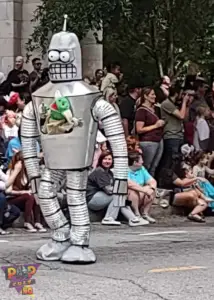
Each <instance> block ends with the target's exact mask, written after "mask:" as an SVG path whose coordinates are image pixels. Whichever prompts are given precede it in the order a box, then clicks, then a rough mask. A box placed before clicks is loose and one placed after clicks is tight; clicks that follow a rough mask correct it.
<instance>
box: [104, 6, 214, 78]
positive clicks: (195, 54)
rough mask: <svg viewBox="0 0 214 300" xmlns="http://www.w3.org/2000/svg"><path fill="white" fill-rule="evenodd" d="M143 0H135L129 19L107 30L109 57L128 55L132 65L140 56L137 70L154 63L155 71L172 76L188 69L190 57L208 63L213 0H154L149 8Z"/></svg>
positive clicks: (213, 42)
mask: <svg viewBox="0 0 214 300" xmlns="http://www.w3.org/2000/svg"><path fill="white" fill-rule="evenodd" d="M142 2H143V3H145V1H142V0H132V3H133V6H132V13H131V18H130V19H129V20H128V22H127V21H125V20H124V19H120V26H118V27H117V28H113V29H112V30H109V29H108V31H107V32H106V35H105V52H106V57H111V56H112V55H119V56H121V57H127V58H128V59H127V60H128V61H129V64H130V65H133V66H134V64H135V62H134V61H136V60H137V62H138V63H139V66H138V70H139V69H142V68H143V69H144V71H145V72H149V71H151V66H153V68H152V69H153V71H154V68H155V69H156V71H157V72H154V75H155V73H156V74H157V73H158V74H159V75H162V74H163V73H165V74H169V75H170V76H171V77H177V76H178V75H179V74H180V73H182V72H183V71H185V70H186V67H187V65H188V63H189V62H190V61H193V62H196V63H198V64H200V65H201V66H202V67H203V68H204V67H205V64H206V65H207V63H209V61H210V59H211V57H213V50H212V49H210V48H213V44H214V41H213V37H214V35H213V34H214V29H213V27H212V26H211V24H212V23H213V12H214V2H213V1H211V0H188V1H186V0H155V1H154V3H153V7H152V10H150V11H149V12H148V10H145V7H144V8H142ZM150 8H151V7H150ZM125 63H126V61H124V64H125ZM146 66H148V67H149V69H145V67H146ZM134 67H135V66H134ZM131 72H132V71H131V69H130V73H131Z"/></svg>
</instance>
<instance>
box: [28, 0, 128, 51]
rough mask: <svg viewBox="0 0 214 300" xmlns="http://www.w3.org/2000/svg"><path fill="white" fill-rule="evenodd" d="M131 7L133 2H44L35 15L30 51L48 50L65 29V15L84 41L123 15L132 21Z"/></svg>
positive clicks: (81, 0) (72, 28) (89, 0)
mask: <svg viewBox="0 0 214 300" xmlns="http://www.w3.org/2000/svg"><path fill="white" fill-rule="evenodd" d="M130 8H131V2H130V0H102V1H101V0H72V1H68V0H42V1H41V4H40V5H39V6H38V8H37V9H36V11H35V12H34V18H33V20H32V21H33V22H36V23H35V24H37V25H36V26H35V27H34V31H33V34H32V35H31V36H30V38H29V40H28V42H27V45H26V48H27V52H28V54H30V53H31V52H32V51H34V50H38V49H39V50H41V51H42V54H44V53H45V52H46V51H47V47H48V44H49V40H50V37H51V35H52V34H53V33H54V32H57V31H60V30H61V29H62V24H63V15H64V14H67V15H68V24H67V28H68V30H69V31H72V32H75V33H76V34H77V36H78V37H79V39H80V40H81V39H82V38H84V37H85V35H86V34H87V33H88V32H89V31H90V30H93V31H97V30H100V29H102V24H104V26H105V27H107V26H109V25H110V24H112V23H113V22H114V20H115V19H117V18H119V17H120V16H121V15H122V16H123V17H124V18H127V19H128V17H129V12H130ZM95 38H97V36H96V34H95ZM97 42H102V41H97Z"/></svg>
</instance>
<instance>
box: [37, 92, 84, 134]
mask: <svg viewBox="0 0 214 300" xmlns="http://www.w3.org/2000/svg"><path fill="white" fill-rule="evenodd" d="M82 125H83V123H82V120H81V119H79V118H75V117H74V116H73V112H72V107H71V104H70V101H69V99H68V98H67V97H63V96H62V95H61V93H60V92H59V91H56V94H55V101H54V102H53V103H52V104H51V105H50V107H49V112H48V115H47V118H46V121H45V124H44V127H43V130H42V131H43V132H44V133H48V134H60V133H66V132H71V131H72V130H73V129H74V127H77V126H79V127H81V126H82Z"/></svg>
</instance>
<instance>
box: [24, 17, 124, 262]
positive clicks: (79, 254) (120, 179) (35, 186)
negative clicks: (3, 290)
mask: <svg viewBox="0 0 214 300" xmlns="http://www.w3.org/2000/svg"><path fill="white" fill-rule="evenodd" d="M48 59H49V70H50V74H49V76H50V82H49V83H47V84H46V85H45V86H43V87H42V88H40V89H39V90H37V91H36V92H35V93H34V94H33V95H32V99H33V100H32V102H31V103H29V104H28V105H27V106H26V107H25V110H24V112H23V118H22V124H21V140H22V149H23V156H24V159H25V164H26V168H27V172H28V176H29V179H30V180H31V184H32V191H33V193H34V194H35V196H36V197H37V196H38V201H39V204H40V207H41V210H42V212H43V215H44V218H45V220H46V222H47V224H48V225H49V227H50V228H51V229H52V240H51V241H50V242H49V243H48V244H45V245H44V246H42V247H41V248H40V249H39V250H38V252H37V257H38V258H39V259H41V260H61V261H63V262H70V263H72V262H85V263H87V262H88V263H92V262H95V261H96V257H95V255H94V253H93V251H92V250H91V249H89V247H88V246H89V236H90V221H89V214H88V208H87V203H86V197H85V194H86V185H87V177H88V169H89V167H90V166H91V164H92V161H93V154H94V148H95V143H96V135H97V129H98V122H102V125H103V127H104V131H105V135H106V137H107V139H108V140H109V142H110V144H111V148H112V152H113V157H114V175H115V181H114V189H113V194H114V203H115V206H120V207H122V206H125V200H126V198H127V147H126V142H125V137H124V131H123V127H122V124H121V121H120V118H119V116H118V114H117V113H116V111H115V110H114V108H113V106H112V105H110V104H109V103H107V102H106V101H105V100H104V99H103V98H102V95H101V94H100V92H99V91H98V90H97V89H96V87H93V86H89V85H88V84H86V83H85V82H83V81H82V71H81V69H82V66H81V49H80V44H79V41H78V38H77V36H76V35H75V34H73V33H69V32H66V20H65V24H64V28H63V31H62V32H59V33H57V34H55V35H53V37H52V40H51V43H50V47H49V51H48ZM56 94H60V95H61V96H62V97H64V98H63V101H65V102H66V101H67V100H68V102H69V107H70V111H69V114H67V112H66V113H65V114H64V112H63V115H65V116H67V115H69V116H70V119H69V118H68V119H67V120H68V125H69V126H70V127H69V128H71V130H70V131H65V132H63V133H59V132H57V133H56V134H52V132H51V133H50V132H49V133H47V131H46V130H44V126H45V125H44V124H46V123H44V115H45V112H44V111H42V110H43V108H44V107H46V108H47V107H48V108H51V107H55V108H56V105H55V104H54V105H53V103H55V102H54V101H55V100H56ZM58 103H59V102H58ZM47 114H49V118H50V120H52V121H53V128H55V129H56V128H57V126H56V124H58V123H57V122H61V121H56V120H53V119H54V114H53V115H51V109H50V110H49V112H48V113H47V112H46V115H45V118H46V120H47ZM51 118H52V119H51ZM78 120H79V121H78ZM45 122H46V121H45ZM54 122H55V123H54ZM62 122H64V121H62ZM78 122H79V123H78ZM80 124H81V125H80ZM50 126H52V125H50ZM63 126H64V125H62V126H61V127H60V128H61V129H60V130H62V128H64V127H63ZM66 126H67V125H66ZM66 128H67V127H66ZM37 139H41V144H42V149H43V153H44V160H45V170H44V171H43V172H42V174H41V172H40V168H39V163H38V158H37V151H36V150H37V148H36V140H37ZM65 177H66V187H67V205H68V210H69V215H70V219H67V218H66V217H65V215H64V213H63V211H62V209H61V207H60V203H59V201H58V199H57V191H58V186H60V183H61V182H62V181H63V180H64V178H65Z"/></svg>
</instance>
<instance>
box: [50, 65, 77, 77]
mask: <svg viewBox="0 0 214 300" xmlns="http://www.w3.org/2000/svg"><path fill="white" fill-rule="evenodd" d="M49 76H50V79H51V80H71V79H73V78H75V77H76V76H77V68H76V67H75V66H74V65H72V64H67V65H66V64H51V65H50V66H49Z"/></svg>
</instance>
